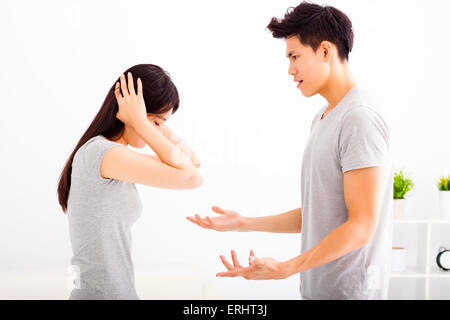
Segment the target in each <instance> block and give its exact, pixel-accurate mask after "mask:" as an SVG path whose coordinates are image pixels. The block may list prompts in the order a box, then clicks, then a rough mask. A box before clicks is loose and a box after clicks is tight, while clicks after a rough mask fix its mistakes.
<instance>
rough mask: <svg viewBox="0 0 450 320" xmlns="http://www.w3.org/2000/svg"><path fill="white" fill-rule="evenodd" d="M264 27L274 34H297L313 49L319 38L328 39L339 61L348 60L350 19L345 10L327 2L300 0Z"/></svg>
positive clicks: (350, 34) (284, 36)
mask: <svg viewBox="0 0 450 320" xmlns="http://www.w3.org/2000/svg"><path fill="white" fill-rule="evenodd" d="M292 9H293V10H292ZM267 28H268V29H269V30H270V31H271V32H272V35H273V36H274V37H275V38H288V37H291V36H298V37H299V39H300V42H301V43H302V44H303V45H308V46H310V47H311V48H312V49H313V50H314V51H316V50H317V48H318V47H319V45H320V44H321V43H322V41H330V42H331V43H333V44H334V45H335V46H336V47H337V49H338V54H339V57H340V58H341V61H343V60H347V61H348V55H349V53H350V51H352V48H353V30H352V22H351V21H350V19H349V18H348V17H347V16H346V15H345V13H343V12H342V11H339V10H338V9H336V8H334V7H331V6H321V5H318V4H315V3H309V2H306V1H304V2H302V3H300V4H299V5H298V6H297V7H295V8H294V7H290V8H288V10H287V12H286V14H285V16H284V18H283V19H278V18H272V20H271V21H270V23H269V25H268V26H267Z"/></svg>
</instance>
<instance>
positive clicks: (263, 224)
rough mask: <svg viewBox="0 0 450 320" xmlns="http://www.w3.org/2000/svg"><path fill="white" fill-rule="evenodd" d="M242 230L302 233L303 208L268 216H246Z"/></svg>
mask: <svg viewBox="0 0 450 320" xmlns="http://www.w3.org/2000/svg"><path fill="white" fill-rule="evenodd" d="M243 219H244V226H243V230H242V231H261V232H275V233H300V232H301V230H302V208H297V209H294V210H290V211H287V212H284V213H280V214H277V215H273V216H267V217H255V218H252V217H248V218H247V217H244V218H243Z"/></svg>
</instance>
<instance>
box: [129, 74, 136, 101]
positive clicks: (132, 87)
mask: <svg viewBox="0 0 450 320" xmlns="http://www.w3.org/2000/svg"><path fill="white" fill-rule="evenodd" d="M128 91H129V92H130V95H136V91H135V90H134V81H133V75H132V74H131V72H128Z"/></svg>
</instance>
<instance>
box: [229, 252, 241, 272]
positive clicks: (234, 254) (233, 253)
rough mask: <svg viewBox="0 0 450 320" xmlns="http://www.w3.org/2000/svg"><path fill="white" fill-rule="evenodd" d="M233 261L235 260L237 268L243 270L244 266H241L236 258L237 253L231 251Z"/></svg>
mask: <svg viewBox="0 0 450 320" xmlns="http://www.w3.org/2000/svg"><path fill="white" fill-rule="evenodd" d="M231 259H233V264H234V266H235V267H237V268H241V267H242V266H241V265H240V264H239V261H238V259H237V257H236V251H234V250H231Z"/></svg>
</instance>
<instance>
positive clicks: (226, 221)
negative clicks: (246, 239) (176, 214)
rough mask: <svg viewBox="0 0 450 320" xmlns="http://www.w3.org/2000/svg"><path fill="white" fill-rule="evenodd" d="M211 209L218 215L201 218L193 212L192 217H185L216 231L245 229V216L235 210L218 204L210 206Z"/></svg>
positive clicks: (200, 225)
mask: <svg viewBox="0 0 450 320" xmlns="http://www.w3.org/2000/svg"><path fill="white" fill-rule="evenodd" d="M211 209H212V210H213V211H214V212H215V213H218V214H219V215H218V216H215V217H212V218H210V217H208V216H207V217H205V218H201V217H200V216H199V215H198V214H195V215H194V217H186V219H187V220H189V221H191V222H192V223H195V224H196V225H198V226H199V227H202V228H205V229H212V230H216V231H246V230H245V218H244V217H242V216H241V215H240V214H239V213H237V212H236V211H231V210H224V209H222V208H220V207H218V206H212V207H211Z"/></svg>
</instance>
